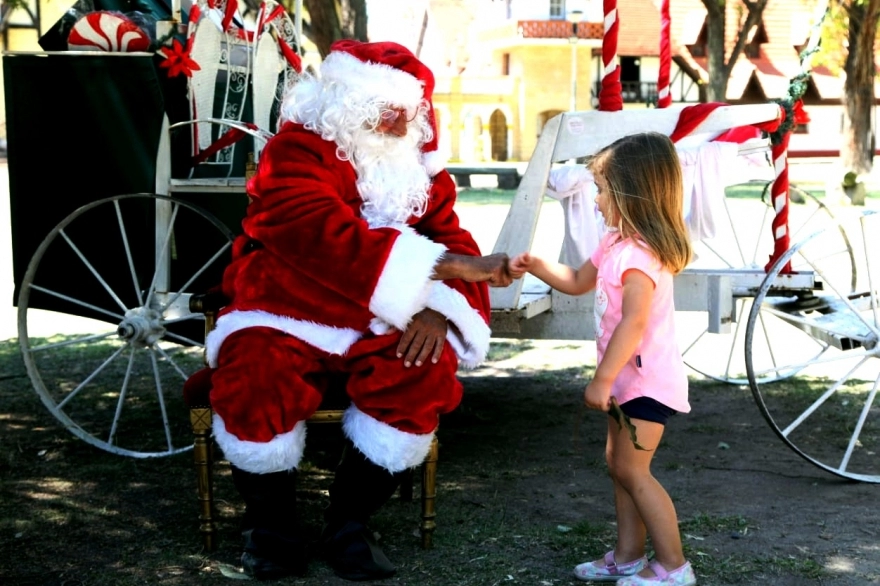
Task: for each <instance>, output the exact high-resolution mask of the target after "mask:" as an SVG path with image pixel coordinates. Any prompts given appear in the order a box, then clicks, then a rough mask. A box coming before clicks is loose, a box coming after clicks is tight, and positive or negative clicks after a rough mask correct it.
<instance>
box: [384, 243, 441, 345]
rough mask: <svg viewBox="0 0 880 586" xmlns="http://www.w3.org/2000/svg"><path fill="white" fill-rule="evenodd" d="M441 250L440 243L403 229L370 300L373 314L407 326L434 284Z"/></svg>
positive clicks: (398, 326) (400, 325) (400, 328)
mask: <svg viewBox="0 0 880 586" xmlns="http://www.w3.org/2000/svg"><path fill="white" fill-rule="evenodd" d="M444 252H446V247H445V246H443V245H442V244H438V243H436V242H432V241H431V240H429V239H427V238H425V237H424V236H421V235H419V234H416V233H415V231H413V230H412V229H411V228H407V227H404V228H402V229H401V232H400V236H398V237H397V240H396V241H395V242H394V246H393V247H392V248H391V254H390V255H389V256H388V261H387V262H386V263H385V268H384V270H383V271H382V275H381V276H380V277H379V282H378V283H377V284H376V289H375V290H374V291H373V296H372V298H371V299H370V311H371V312H373V315H375V316H377V317H379V318H381V319H382V320H383V321H385V322H387V323H389V324H391V325H392V326H394V327H395V328H397V329H399V330H401V331H402V330H404V329H406V326H407V325H408V324H409V322H410V320H411V319H412V316H413V315H415V313H416V312H418V311H421V310H422V309H424V307H425V303H426V302H427V300H428V295H429V294H430V292H431V288H432V286H433V285H434V281H432V280H431V275H433V274H434V265H435V264H437V261H438V260H439V259H440V257H441V256H443V253H444Z"/></svg>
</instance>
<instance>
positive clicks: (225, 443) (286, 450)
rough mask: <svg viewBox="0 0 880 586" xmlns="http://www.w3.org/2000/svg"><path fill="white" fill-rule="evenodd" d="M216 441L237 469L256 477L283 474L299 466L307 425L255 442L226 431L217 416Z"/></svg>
mask: <svg viewBox="0 0 880 586" xmlns="http://www.w3.org/2000/svg"><path fill="white" fill-rule="evenodd" d="M214 438H215V439H216V440H217V445H218V446H220V449H221V450H223V455H224V456H225V457H226V459H227V460H229V462H230V463H231V464H233V465H234V466H236V467H237V468H241V469H242V470H244V471H245V472H252V473H254V474H269V473H270V472H281V471H284V470H291V469H293V468H296V467H297V466H299V463H300V460H302V456H303V450H304V449H305V447H306V422H305V421H300V422H299V423H297V424H296V425H295V426H294V427H293V429H292V430H291V431H289V432H287V433H281V434H278V435H276V436H275V437H273V438H272V439H271V440H269V441H268V442H252V441H247V440H241V439H238V437H236V436H235V435H233V434H231V433H229V432H228V431H226V424H225V423H223V418H222V417H220V416H219V415H217V414H216V413H214Z"/></svg>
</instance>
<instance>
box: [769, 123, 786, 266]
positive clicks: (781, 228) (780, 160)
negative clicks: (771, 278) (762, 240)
mask: <svg viewBox="0 0 880 586" xmlns="http://www.w3.org/2000/svg"><path fill="white" fill-rule="evenodd" d="M790 136H791V133H788V132H786V133H785V134H783V135H782V137H781V140H780V141H779V143H778V144H774V145H773V147H772V149H771V154H772V156H773V170H774V171H775V173H776V178H775V179H774V180H773V187H772V189H771V192H770V194H771V201H772V202H773V210H774V211H775V212H776V215H775V216H774V217H773V223H772V229H773V255H772V256H771V257H770V262H768V263H767V265H766V266H765V267H764V270H765V271H769V270H770V267H772V266H773V263H774V262H776V259H777V258H779V257H780V256H782V254H784V253H785V251H786V250H788V246H789V244H790V242H791V235H790V234H789V233H788V203H789V201H788V187H789V186H788V139H789V137H790ZM779 272H780V273H781V274H785V273H790V272H791V263H790V262H789V263H788V264H786V265H785V266H784V267H783V268H782V270H781V271H779Z"/></svg>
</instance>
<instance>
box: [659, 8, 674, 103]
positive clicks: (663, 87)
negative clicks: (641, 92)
mask: <svg viewBox="0 0 880 586" xmlns="http://www.w3.org/2000/svg"><path fill="white" fill-rule="evenodd" d="M670 22H671V21H670V19H669V0H663V3H662V4H661V6H660V72H659V73H658V75H657V107H658V108H665V107H667V106H669V105H670V104H671V103H672V94H671V93H670V92H669V70H670V68H671V63H672V48H671V42H670V40H669V29H670Z"/></svg>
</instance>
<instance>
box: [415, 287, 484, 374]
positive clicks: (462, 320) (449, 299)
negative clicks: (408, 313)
mask: <svg viewBox="0 0 880 586" xmlns="http://www.w3.org/2000/svg"><path fill="white" fill-rule="evenodd" d="M428 307H429V308H431V309H433V310H434V311H439V312H440V313H442V314H443V315H445V316H446V319H447V320H449V322H450V327H449V333H448V334H447V337H446V341H448V342H449V343H450V344H451V345H452V348H453V349H454V350H455V353H456V354H457V355H458V359H459V360H460V361H461V365H462V366H464V367H466V368H474V367H476V366H478V365H479V364H480V363H481V362H483V360H485V359H486V354H487V353H488V352H489V338H490V337H491V336H492V330H491V329H490V328H489V326H488V325H486V322H485V320H484V319H483V316H482V315H480V313H479V312H478V311H477V310H476V309H474V308H473V307H471V304H470V303H468V300H467V298H466V297H465V296H464V295H462V294H461V293H460V292H458V291H456V290H455V289H453V288H452V287H450V286H448V285H446V284H445V283H437V284H436V285H435V286H434V289H433V290H432V291H431V296H430V297H429V298H428Z"/></svg>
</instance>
